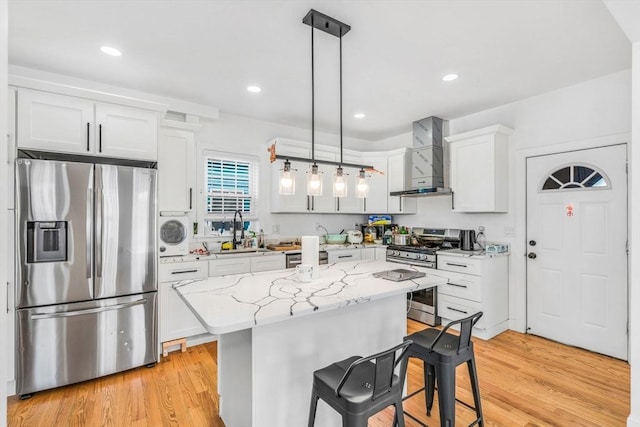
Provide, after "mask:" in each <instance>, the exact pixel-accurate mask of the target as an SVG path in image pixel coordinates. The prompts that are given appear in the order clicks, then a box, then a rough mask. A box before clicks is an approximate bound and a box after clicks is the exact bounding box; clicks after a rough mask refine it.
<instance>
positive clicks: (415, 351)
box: [405, 312, 484, 427]
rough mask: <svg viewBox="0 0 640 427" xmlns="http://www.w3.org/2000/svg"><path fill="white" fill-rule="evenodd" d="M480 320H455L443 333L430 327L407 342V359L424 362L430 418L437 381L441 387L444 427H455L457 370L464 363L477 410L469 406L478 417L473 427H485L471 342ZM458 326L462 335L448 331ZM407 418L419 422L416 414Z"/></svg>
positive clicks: (439, 399) (439, 402) (475, 318)
mask: <svg viewBox="0 0 640 427" xmlns="http://www.w3.org/2000/svg"><path fill="white" fill-rule="evenodd" d="M480 317H482V312H479V313H476V314H474V315H471V316H469V317H466V318H464V319H460V320H455V321H453V322H451V323H449V324H447V325H446V326H445V327H444V328H443V329H442V330H438V329H436V328H429V329H425V330H423V331H419V332H416V333H413V334H411V335H409V336H408V337H406V339H408V340H411V341H412V344H411V345H410V346H409V349H408V357H415V358H418V359H420V360H422V361H423V368H424V384H425V386H424V390H425V405H426V408H427V416H430V415H431V408H432V406H433V400H434V391H435V384H436V382H437V384H438V409H439V412H440V425H441V426H446V427H453V426H455V401H456V397H455V388H456V387H455V383H456V367H457V366H458V365H460V364H462V363H466V364H467V368H468V369H469V379H470V381H471V390H472V393H473V400H474V404H475V407H471V406H469V405H467V406H469V407H470V408H472V409H475V412H476V416H477V419H476V420H475V421H474V422H473V423H472V425H474V424H476V423H477V424H478V425H480V426H484V419H483V417H482V404H481V401H480V388H479V386H478V376H477V372H476V364H475V357H474V352H473V342H472V341H471V331H472V329H473V325H475V324H476V322H477V321H478V320H479V319H480ZM455 324H460V334H459V335H453V334H450V333H448V332H447V330H448V329H449V328H450V327H451V326H453V325H455ZM421 390H422V389H421ZM421 390H418V391H417V392H414V393H412V394H410V395H409V396H407V397H406V398H409V397H412V396H413V395H415V394H416V393H419V392H420V391H421ZM406 398H405V399H406ZM407 415H408V416H410V417H411V418H414V419H415V420H416V421H418V422H420V421H419V420H417V419H416V418H415V417H413V415H411V414H409V413H407ZM420 423H421V422H420ZM421 424H422V423H421ZM423 425H424V424H423Z"/></svg>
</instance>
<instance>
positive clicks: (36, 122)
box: [17, 89, 158, 161]
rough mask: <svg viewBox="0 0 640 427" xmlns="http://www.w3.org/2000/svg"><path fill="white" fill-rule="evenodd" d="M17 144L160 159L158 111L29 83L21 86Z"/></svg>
mask: <svg viewBox="0 0 640 427" xmlns="http://www.w3.org/2000/svg"><path fill="white" fill-rule="evenodd" d="M17 110H18V111H17V123H18V124H17V133H18V135H17V136H18V138H17V145H18V148H26V149H35V150H42V151H51V152H62V153H71V154H89V155H97V156H105V157H118V158H126V159H139V160H152V161H155V160H156V159H157V156H158V153H157V146H158V120H157V113H156V112H155V111H149V110H141V109H137V108H130V107H124V106H120V105H115V104H107V103H98V102H94V101H92V100H88V99H84V98H76V97H73V96H66V95H58V94H53V93H48V92H40V91H34V90H29V89H19V90H18V109H17Z"/></svg>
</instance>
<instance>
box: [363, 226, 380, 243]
mask: <svg viewBox="0 0 640 427" xmlns="http://www.w3.org/2000/svg"><path fill="white" fill-rule="evenodd" d="M377 238H378V231H377V230H376V228H375V227H374V226H373V224H371V221H369V225H367V226H366V227H365V228H364V242H365V243H373V241H374V240H376V239H377Z"/></svg>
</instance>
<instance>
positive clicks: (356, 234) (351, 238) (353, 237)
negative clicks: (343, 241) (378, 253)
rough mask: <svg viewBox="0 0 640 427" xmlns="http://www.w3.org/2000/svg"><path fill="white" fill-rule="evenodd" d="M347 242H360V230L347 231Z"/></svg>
mask: <svg viewBox="0 0 640 427" xmlns="http://www.w3.org/2000/svg"><path fill="white" fill-rule="evenodd" d="M347 242H349V243H353V244H357V243H362V232H361V231H358V230H349V231H347Z"/></svg>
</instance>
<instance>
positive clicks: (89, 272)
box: [85, 188, 93, 279]
mask: <svg viewBox="0 0 640 427" xmlns="http://www.w3.org/2000/svg"><path fill="white" fill-rule="evenodd" d="M92 218H93V189H92V188H89V189H88V190H87V226H86V230H85V232H86V243H87V248H86V250H87V279H91V276H92V274H93V273H92V272H93V259H92V258H91V237H92V235H93V230H92V229H93V220H92Z"/></svg>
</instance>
